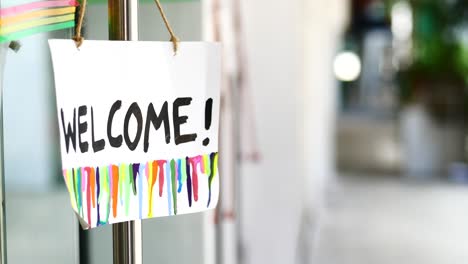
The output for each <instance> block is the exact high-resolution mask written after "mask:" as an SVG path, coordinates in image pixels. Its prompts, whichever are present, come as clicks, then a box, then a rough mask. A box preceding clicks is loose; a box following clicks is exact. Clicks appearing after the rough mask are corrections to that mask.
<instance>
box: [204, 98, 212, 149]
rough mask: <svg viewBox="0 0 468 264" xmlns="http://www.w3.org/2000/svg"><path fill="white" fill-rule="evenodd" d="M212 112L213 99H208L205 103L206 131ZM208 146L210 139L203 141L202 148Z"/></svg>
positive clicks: (208, 127)
mask: <svg viewBox="0 0 468 264" xmlns="http://www.w3.org/2000/svg"><path fill="white" fill-rule="evenodd" d="M212 111H213V99H212V98H210V99H208V100H206V103H205V129H206V130H209V129H210V127H211V115H212ZM208 144H210V139H209V138H205V139H204V140H203V146H208Z"/></svg>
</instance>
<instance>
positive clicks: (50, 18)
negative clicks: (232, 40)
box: [0, 0, 78, 43]
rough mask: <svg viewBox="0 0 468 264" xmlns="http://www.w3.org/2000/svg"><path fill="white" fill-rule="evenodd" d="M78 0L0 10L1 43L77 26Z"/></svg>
mask: <svg viewBox="0 0 468 264" xmlns="http://www.w3.org/2000/svg"><path fill="white" fill-rule="evenodd" d="M76 6H78V2H77V1H76V0H48V1H40V2H33V3H29V4H23V5H18V6H11V7H5V8H2V9H0V43H1V42H6V41H11V40H17V39H20V38H24V37H27V36H30V35H33V34H37V33H41V32H48V31H54V30H59V29H66V28H72V27H74V26H75V10H76Z"/></svg>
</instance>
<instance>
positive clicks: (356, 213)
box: [313, 176, 468, 264]
mask: <svg viewBox="0 0 468 264" xmlns="http://www.w3.org/2000/svg"><path fill="white" fill-rule="evenodd" d="M339 182H340V184H339V186H338V187H337V188H336V189H335V191H334V192H333V193H332V194H330V199H329V205H328V208H327V210H326V211H327V213H326V215H325V216H324V217H323V219H322V221H321V222H322V226H321V231H320V236H319V243H318V248H317V249H316V250H315V258H314V261H313V263H317V264H387V263H388V264H396V263H398V264H406V263H408V264H410V263H411V264H448V263H450V264H462V263H468V186H457V185H453V184H450V183H444V182H441V181H430V182H416V181H412V180H408V179H405V178H398V177H383V176H374V177H356V176H343V177H341V178H340V179H339Z"/></svg>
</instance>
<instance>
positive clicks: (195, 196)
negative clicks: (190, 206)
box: [190, 156, 201, 202]
mask: <svg viewBox="0 0 468 264" xmlns="http://www.w3.org/2000/svg"><path fill="white" fill-rule="evenodd" d="M200 162H201V156H197V157H193V158H190V164H192V187H193V200H195V202H197V201H198V171H197V165H198V164H199V163H200Z"/></svg>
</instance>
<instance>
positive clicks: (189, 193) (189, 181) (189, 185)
mask: <svg viewBox="0 0 468 264" xmlns="http://www.w3.org/2000/svg"><path fill="white" fill-rule="evenodd" d="M185 169H186V171H187V172H186V173H187V197H188V203H189V207H192V177H191V176H190V160H189V157H187V159H186V162H185Z"/></svg>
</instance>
